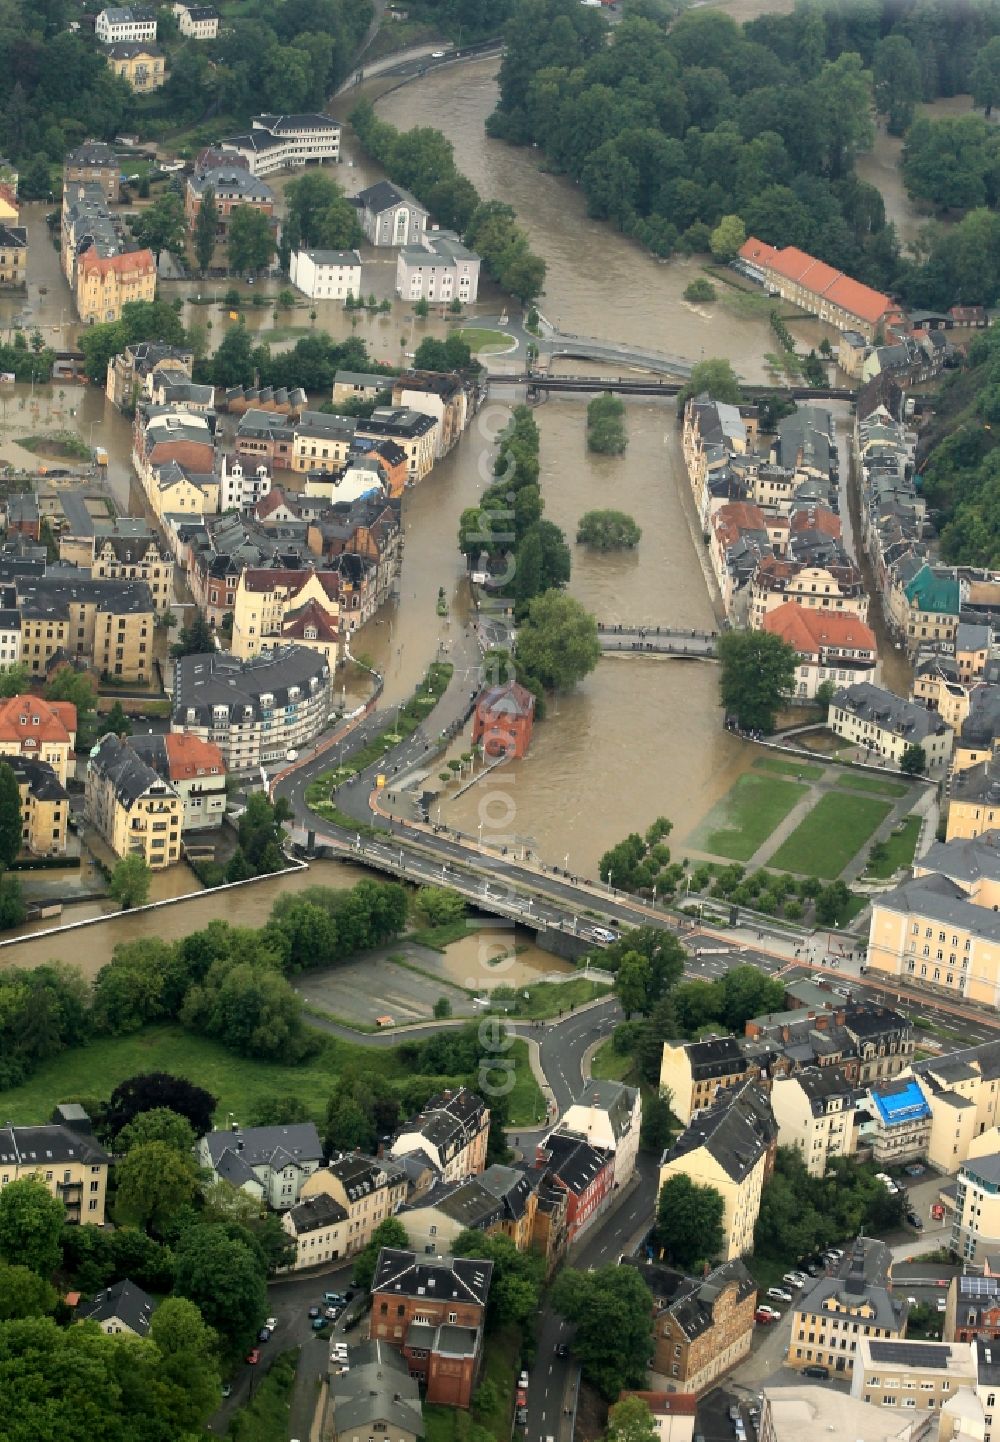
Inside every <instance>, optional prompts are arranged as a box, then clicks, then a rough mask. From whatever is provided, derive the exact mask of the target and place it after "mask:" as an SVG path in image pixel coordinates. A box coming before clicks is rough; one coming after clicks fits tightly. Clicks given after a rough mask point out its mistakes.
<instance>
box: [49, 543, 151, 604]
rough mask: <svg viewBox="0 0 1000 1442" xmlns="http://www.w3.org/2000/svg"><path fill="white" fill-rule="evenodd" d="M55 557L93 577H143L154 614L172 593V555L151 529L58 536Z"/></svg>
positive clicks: (124, 579)
mask: <svg viewBox="0 0 1000 1442" xmlns="http://www.w3.org/2000/svg"><path fill="white" fill-rule="evenodd" d="M59 559H60V561H65V562H66V563H67V564H68V565H71V566H81V567H85V568H86V569H87V570H88V571H90V573H91V576H93V577H95V578H96V579H97V580H108V581H145V583H146V585H147V586H148V587H149V591H150V594H151V596H152V598H153V606H154V607H155V609H156V611H157V614H162V613H163V612H164V611H169V609H170V603H171V601H172V599H173V595H174V558H173V556H172V555H171V554H170V552H169V551H168V550H167V548H166V546H164V545H163V544H162V543H161V542H160V541H158V540H157V539H156V537H155V536H154V535H152V534H151V533H148V532H147V533H146V534H144V535H136V536H130V535H117V534H116V535H106V536H62V537H60V540H59Z"/></svg>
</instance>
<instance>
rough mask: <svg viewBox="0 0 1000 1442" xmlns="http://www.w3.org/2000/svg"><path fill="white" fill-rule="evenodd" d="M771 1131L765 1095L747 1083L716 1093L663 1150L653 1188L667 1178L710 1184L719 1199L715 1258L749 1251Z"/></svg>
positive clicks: (774, 1133)
mask: <svg viewBox="0 0 1000 1442" xmlns="http://www.w3.org/2000/svg"><path fill="white" fill-rule="evenodd" d="M776 1136H777V1127H776V1126H775V1122H774V1114H773V1112H772V1111H771V1108H770V1105H769V1104H768V1101H767V1098H766V1097H765V1096H764V1095H763V1093H762V1092H760V1091H759V1090H758V1089H757V1087H755V1086H754V1084H753V1083H752V1082H744V1083H743V1085H742V1086H740V1087H739V1088H737V1089H735V1090H734V1091H732V1092H723V1093H721V1094H720V1096H719V1097H718V1099H717V1100H716V1102H715V1104H714V1105H713V1107H712V1108H711V1110H710V1111H707V1112H701V1113H700V1114H699V1115H698V1116H697V1117H696V1118H695V1120H694V1121H693V1122H692V1123H691V1125H690V1126H689V1127H688V1128H687V1130H686V1131H683V1132H682V1133H681V1135H680V1136H679V1137H677V1139H676V1140H675V1141H674V1143H673V1145H672V1146H671V1147H670V1148H669V1150H668V1151H666V1152H665V1153H664V1155H663V1159H662V1161H661V1162H660V1178H659V1187H658V1191H659V1190H662V1188H663V1185H664V1183H665V1182H668V1181H669V1180H670V1178H671V1177H675V1176H686V1177H690V1179H691V1181H692V1182H694V1183H695V1184H696V1185H697V1186H701V1187H714V1188H715V1190H716V1191H717V1192H718V1193H719V1194H720V1195H721V1197H722V1201H723V1207H724V1210H723V1219H722V1231H723V1241H722V1251H721V1260H723V1261H727V1262H728V1261H731V1260H732V1259H733V1258H734V1257H742V1256H745V1255H746V1254H747V1253H748V1252H752V1251H753V1234H754V1227H755V1226H756V1225H757V1216H758V1214H759V1212H760V1195H761V1189H762V1187H763V1185H764V1177H765V1174H766V1172H767V1170H768V1168H769V1165H770V1160H771V1156H772V1154H773V1149H774V1145H775V1139H776Z"/></svg>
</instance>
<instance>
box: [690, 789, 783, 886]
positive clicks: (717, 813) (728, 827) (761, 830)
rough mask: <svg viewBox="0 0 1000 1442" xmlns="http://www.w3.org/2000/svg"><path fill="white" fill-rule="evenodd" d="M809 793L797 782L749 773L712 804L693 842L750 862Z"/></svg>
mask: <svg viewBox="0 0 1000 1442" xmlns="http://www.w3.org/2000/svg"><path fill="white" fill-rule="evenodd" d="M805 794H806V787H805V786H800V785H799V784H798V782H796V781H783V780H781V779H775V778H774V777H772V776H756V775H754V774H753V773H752V772H748V773H747V774H746V775H744V776H741V777H740V778H739V780H738V781H737V782H736V783H735V785H733V786H731V787H730V789H729V790H728V791H727V793H726V795H725V796H723V798H722V800H721V801H718V802H716V804H715V805H714V806H713V807H712V810H711V811H710V812H709V813H708V816H707V817H706V818H705V820H704V822H703V823H702V825H701V826H700V827H699V829H698V831H697V833H696V835H695V837H693V838H692V839H691V842H690V845H691V846H693V847H694V848H695V849H696V850H698V851H708V852H710V853H711V854H712V855H714V856H727V857H729V858H730V860H732V861H749V860H750V857H751V856H752V855H753V854H754V852H755V851H756V850H757V848H758V847H759V846H763V844H764V842H765V841H766V840H767V838H768V837H769V836H770V834H771V832H772V831H773V830H774V828H775V827H776V826H778V825H780V823H781V822H782V821H783V820H784V819H785V817H786V816H787V815H788V813H789V812H790V811H791V809H792V807H793V806H795V804H796V803H797V802H798V801H800V800H801V799H802V797H803V796H804V795H805ZM773 864H775V865H780V863H778V862H774V863H773Z"/></svg>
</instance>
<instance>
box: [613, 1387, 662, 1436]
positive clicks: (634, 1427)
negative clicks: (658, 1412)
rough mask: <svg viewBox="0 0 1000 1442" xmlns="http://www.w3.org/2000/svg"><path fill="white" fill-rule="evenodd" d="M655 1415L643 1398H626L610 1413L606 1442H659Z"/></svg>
mask: <svg viewBox="0 0 1000 1442" xmlns="http://www.w3.org/2000/svg"><path fill="white" fill-rule="evenodd" d="M659 1435H660V1434H659V1432H658V1431H657V1429H656V1423H655V1422H654V1421H653V1414H652V1412H651V1411H650V1410H649V1407H648V1406H647V1404H646V1403H645V1402H644V1401H643V1400H642V1398H641V1397H626V1398H625V1399H624V1400H623V1401H621V1402H617V1403H616V1404H615V1405H614V1407H612V1409H611V1411H610V1412H609V1413H608V1430H607V1432H606V1433H605V1442H657V1439H658V1438H659Z"/></svg>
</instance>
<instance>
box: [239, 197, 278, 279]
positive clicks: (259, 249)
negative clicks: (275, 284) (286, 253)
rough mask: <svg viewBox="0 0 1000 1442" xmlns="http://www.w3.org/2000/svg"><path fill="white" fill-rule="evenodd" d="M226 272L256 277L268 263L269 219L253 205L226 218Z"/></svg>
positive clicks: (270, 243) (271, 238)
mask: <svg viewBox="0 0 1000 1442" xmlns="http://www.w3.org/2000/svg"><path fill="white" fill-rule="evenodd" d="M228 252H229V269H230V270H231V271H234V272H235V273H236V274H238V275H242V274H244V273H246V272H250V273H252V274H253V275H256V274H257V272H258V271H260V270H263V269H264V267H265V266H266V265H269V264H270V263H271V257H272V256H273V255H274V231H273V230H272V229H271V220H270V217H269V216H267V215H265V214H264V212H263V211H262V210H257V209H256V208H255V207H254V206H252V205H240V206H237V208H236V209H235V210H234V211H233V212H232V213H231V215H230V217H229V240H228Z"/></svg>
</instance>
